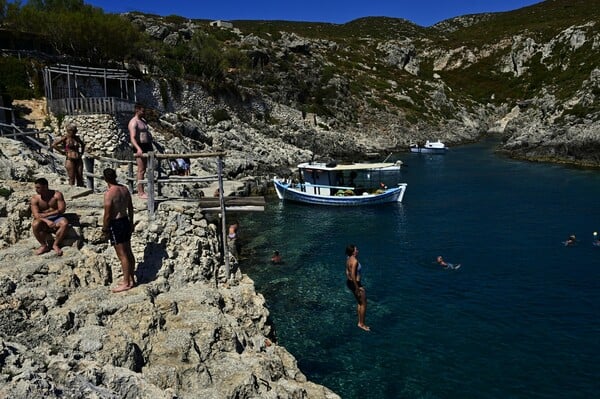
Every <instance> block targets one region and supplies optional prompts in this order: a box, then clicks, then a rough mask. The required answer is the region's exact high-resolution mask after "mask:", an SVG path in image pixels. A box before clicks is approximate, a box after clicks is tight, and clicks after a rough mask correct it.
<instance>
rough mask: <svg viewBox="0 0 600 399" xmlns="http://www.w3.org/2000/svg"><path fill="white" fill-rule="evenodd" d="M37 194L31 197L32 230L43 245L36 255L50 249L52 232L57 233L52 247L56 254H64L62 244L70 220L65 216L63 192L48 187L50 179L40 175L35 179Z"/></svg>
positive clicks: (65, 206)
mask: <svg viewBox="0 0 600 399" xmlns="http://www.w3.org/2000/svg"><path fill="white" fill-rule="evenodd" d="M35 192H36V194H35V195H34V196H33V197H31V201H30V202H31V213H32V215H33V222H32V223H31V230H32V231H33V235H34V237H35V238H36V239H37V240H38V242H39V243H40V244H41V245H42V246H41V247H39V248H38V249H37V250H36V251H35V254H36V255H41V254H43V253H46V252H48V251H50V244H49V241H50V239H51V238H52V233H55V237H54V243H53V244H52V249H53V250H54V252H56V255H58V256H61V255H62V254H63V251H62V249H61V248H60V244H61V242H62V240H63V238H64V237H65V235H66V233H67V228H68V227H69V221H68V220H67V218H65V217H64V215H63V214H64V213H65V209H67V204H66V203H65V198H64V197H63V195H62V193H61V192H60V191H57V190H50V189H49V188H48V180H46V179H45V178H43V177H40V178H39V179H37V180H36V181H35Z"/></svg>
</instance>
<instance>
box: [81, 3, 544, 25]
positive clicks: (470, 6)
mask: <svg viewBox="0 0 600 399" xmlns="http://www.w3.org/2000/svg"><path fill="white" fill-rule="evenodd" d="M84 2H85V3H86V4H91V5H94V6H96V7H100V8H102V9H104V11H105V12H108V13H122V12H128V11H141V12H144V13H150V14H158V15H163V16H164V15H180V16H184V17H188V18H193V19H196V18H197V19H223V20H236V19H251V20H287V21H306V22H333V23H346V22H349V21H352V20H353V19H356V18H361V17H373V16H385V17H395V18H404V19H407V20H409V21H412V22H414V23H416V24H418V25H421V26H430V25H433V24H435V23H437V22H440V21H443V20H444V19H448V18H452V17H456V16H459V15H465V14H479V13H483V12H499V11H510V10H516V9H518V8H521V7H525V6H528V5H532V4H536V3H540V2H541V1H540V0H303V1H287V0H276V1H274V0H270V1H269V0H259V1H250V0H247V1H242V0H208V1H207V0H142V1H139V0H136V1H125V0H84Z"/></svg>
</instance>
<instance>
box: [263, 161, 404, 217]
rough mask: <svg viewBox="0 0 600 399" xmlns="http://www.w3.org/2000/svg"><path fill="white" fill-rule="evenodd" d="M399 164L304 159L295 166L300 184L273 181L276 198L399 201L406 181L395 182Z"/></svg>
mask: <svg viewBox="0 0 600 399" xmlns="http://www.w3.org/2000/svg"><path fill="white" fill-rule="evenodd" d="M401 166H402V162H401V161H398V162H396V163H392V162H387V163H386V162H383V163H355V164H349V165H337V164H325V163H318V162H306V163H302V164H300V165H298V169H299V172H300V179H301V182H300V183H294V182H290V181H287V180H284V179H279V178H275V179H273V184H274V185H275V191H277V196H278V197H279V199H281V200H288V201H296V202H303V203H306V204H315V205H333V206H358V205H378V204H384V203H389V202H402V199H403V198H404V192H405V191H406V186H407V184H406V183H400V182H399V181H400V169H401ZM388 186H389V187H388Z"/></svg>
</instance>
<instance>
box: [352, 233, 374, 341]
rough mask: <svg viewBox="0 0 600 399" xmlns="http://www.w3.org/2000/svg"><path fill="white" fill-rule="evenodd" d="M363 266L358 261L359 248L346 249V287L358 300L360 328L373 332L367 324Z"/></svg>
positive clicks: (353, 246) (357, 310)
mask: <svg viewBox="0 0 600 399" xmlns="http://www.w3.org/2000/svg"><path fill="white" fill-rule="evenodd" d="M361 269H362V266H361V265H360V262H359V261H358V247H357V246H356V245H354V244H350V245H348V246H347V247H346V286H347V287H348V289H349V290H350V291H351V292H352V294H354V298H355V299H356V303H357V305H356V312H357V313H358V328H362V329H363V330H365V331H371V328H370V327H369V326H367V325H366V324H365V318H366V314H367V292H366V291H365V288H364V287H363V286H362V284H361V282H360V277H361V276H360V272H361Z"/></svg>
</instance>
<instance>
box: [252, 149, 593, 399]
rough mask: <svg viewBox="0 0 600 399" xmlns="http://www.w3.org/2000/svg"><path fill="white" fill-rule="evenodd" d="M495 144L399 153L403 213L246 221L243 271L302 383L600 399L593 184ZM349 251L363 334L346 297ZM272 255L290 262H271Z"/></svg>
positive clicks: (278, 209)
mask: <svg viewBox="0 0 600 399" xmlns="http://www.w3.org/2000/svg"><path fill="white" fill-rule="evenodd" d="M493 144H494V143H493V142H490V141H487V142H482V143H479V144H474V145H468V146H464V147H457V148H452V149H451V150H450V152H449V153H448V154H447V155H445V156H439V155H438V156H434V155H418V154H400V155H399V156H398V158H399V159H402V160H403V161H404V162H405V163H406V165H407V166H406V168H405V169H404V172H403V174H404V180H405V181H406V182H407V183H408V189H407V192H406V196H405V198H404V203H402V204H390V205H386V206H380V207H376V208H347V209H335V208H327V207H314V206H305V205H298V204H293V203H281V202H279V201H278V200H277V199H276V198H273V199H271V200H270V201H269V202H268V205H267V208H266V211H265V212H263V213H254V214H251V215H245V216H244V217H243V218H242V228H241V232H242V234H243V236H242V237H243V240H244V244H245V248H244V251H245V256H246V257H247V258H246V259H244V260H243V261H242V263H241V268H242V270H243V272H244V273H247V274H248V275H249V276H250V277H251V278H252V279H253V280H254V281H255V283H256V287H257V290H258V291H259V292H261V293H262V294H263V295H264V296H265V298H266V300H267V304H268V307H269V309H270V311H271V316H272V319H273V322H274V324H275V326H276V333H277V337H278V340H279V343H280V344H281V345H284V346H285V347H286V348H287V349H288V350H289V351H290V352H291V353H292V354H293V355H294V356H295V357H296V359H297V360H298V364H299V366H300V368H301V370H302V371H303V372H304V373H305V374H306V375H307V377H308V378H309V379H310V380H312V381H314V382H317V383H320V384H324V385H326V386H328V387H329V388H331V389H333V390H334V391H336V392H337V393H338V394H340V395H341V396H342V397H343V398H373V399H375V398H377V399H379V398H463V399H464V398H591V397H598V395H599V392H600V360H599V359H598V357H599V356H600V318H599V316H600V312H599V310H600V247H595V246H593V245H592V240H593V235H592V233H593V232H594V231H599V232H600V172H599V171H594V170H579V169H570V168H565V167H562V166H554V165H546V164H535V163H527V162H520V161H514V160H509V159H505V158H502V157H498V156H496V155H494V153H493ZM572 233H574V234H576V235H577V238H578V240H579V242H578V244H577V245H576V246H574V247H565V246H564V245H563V244H562V242H563V241H564V240H565V239H566V238H567V236H568V235H569V234H572ZM348 243H355V244H356V245H357V246H358V247H359V250H360V254H359V260H360V261H361V263H362V265H363V283H364V285H365V287H366V290H367V296H368V310H367V324H369V325H370V326H371V328H372V331H371V332H370V333H367V332H363V331H362V330H360V329H358V328H357V327H356V305H355V302H354V298H353V297H352V295H351V293H350V292H349V291H348V290H347V288H346V287H345V284H344V282H345V275H344V262H345V257H344V249H345V246H346V245H347V244H348ZM275 249H277V250H279V251H280V252H281V253H282V255H283V258H284V261H285V264H283V265H278V266H275V265H271V264H270V263H269V259H270V255H271V252H272V251H273V250H275ZM437 255H443V256H444V258H445V259H446V260H447V261H448V262H454V263H461V264H462V267H461V268H460V269H459V270H454V271H452V270H444V269H441V268H440V267H438V266H437V265H436V264H435V257H436V256H437Z"/></svg>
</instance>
